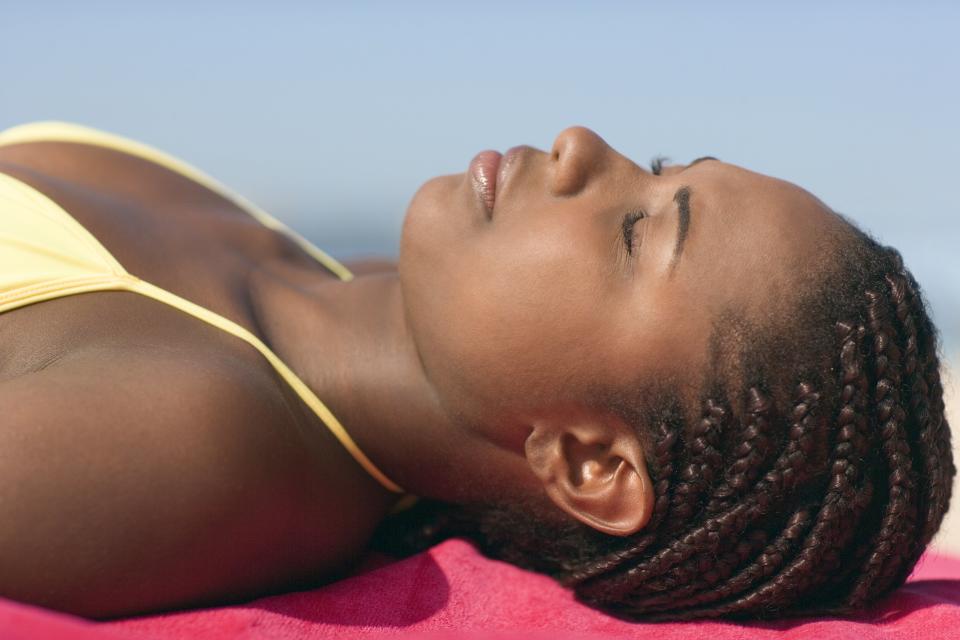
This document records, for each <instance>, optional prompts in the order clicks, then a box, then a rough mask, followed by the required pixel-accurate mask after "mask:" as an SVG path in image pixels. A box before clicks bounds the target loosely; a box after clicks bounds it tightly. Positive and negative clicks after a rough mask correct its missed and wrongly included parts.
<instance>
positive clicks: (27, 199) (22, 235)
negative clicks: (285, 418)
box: [0, 122, 403, 493]
mask: <svg viewBox="0 0 960 640" xmlns="http://www.w3.org/2000/svg"><path fill="white" fill-rule="evenodd" d="M41 141H43V142H75V143H82V144H88V145H95V146H100V147H106V148H108V149H114V150H117V151H122V152H124V153H128V154H130V155H133V156H137V157H140V158H143V159H145V160H149V161H151V162H154V163H156V164H158V165H160V166H163V167H166V168H167V169H169V170H171V171H174V172H176V173H179V174H180V175H182V176H184V177H186V178H188V179H190V180H192V181H194V182H197V183H199V184H201V185H203V186H204V187H206V188H208V189H210V190H211V191H213V192H215V193H217V194H219V195H221V196H223V197H224V198H226V199H227V200H230V201H231V202H233V203H234V204H236V205H237V206H238V207H239V208H240V209H242V210H244V211H246V212H247V213H249V214H250V215H251V216H253V217H254V218H256V219H257V220H259V221H260V222H261V223H263V224H264V225H266V226H267V227H269V228H271V229H274V230H276V231H278V232H280V233H283V234H286V235H287V236H289V237H290V238H291V239H292V240H294V241H295V242H296V243H297V244H298V245H300V246H301V247H302V248H303V249H304V251H306V252H307V253H308V254H310V255H311V256H313V257H314V258H316V260H317V261H318V262H320V264H322V265H323V266H324V267H326V268H327V269H329V270H330V271H331V272H333V273H334V274H335V275H336V276H337V277H339V278H340V279H341V280H344V281H348V280H351V279H352V278H353V275H352V274H351V273H350V271H349V270H347V268H346V267H344V266H343V265H342V264H340V263H339V262H337V261H336V260H334V259H333V258H332V257H330V256H329V255H327V254H326V253H324V252H323V251H321V250H320V249H318V248H317V247H316V246H314V245H313V244H312V243H310V242H309V241H308V240H307V239H305V238H304V237H302V236H301V235H299V234H298V233H296V232H295V231H293V230H292V229H290V228H289V227H287V226H286V225H285V224H283V223H282V222H280V221H279V220H277V219H276V218H274V217H273V216H271V215H270V214H268V213H267V212H266V211H264V210H262V209H260V208H259V207H257V206H256V205H254V204H253V203H251V202H249V201H247V200H246V199H244V198H242V197H241V196H239V195H237V194H235V193H233V192H232V191H231V190H229V189H227V188H226V187H225V186H223V185H221V184H220V183H218V182H217V181H215V180H214V179H213V178H211V177H209V176H207V175H205V174H203V173H202V172H200V171H198V170H197V169H195V168H193V167H191V166H190V165H188V164H186V163H185V162H182V161H181V160H178V159H176V158H174V157H172V156H170V155H168V154H165V153H163V152H161V151H158V150H157V149H154V148H152V147H149V146H147V145H144V144H141V143H139V142H135V141H133V140H128V139H126V138H122V137H120V136H116V135H113V134H109V133H105V132H102V131H97V130H95V129H89V128H87V127H81V126H78V125H72V124H66V123H61V122H38V123H34V124H27V125H22V126H19V127H14V128H12V129H8V130H6V131H3V132H0V147H2V146H9V145H14V144H20V143H25V142H41ZM102 290H123V291H132V292H135V293H139V294H141V295H144V296H147V297H149V298H153V299H154V300H158V301H160V302H163V303H165V304H168V305H170V306H171V307H174V308H176V309H180V310H181V311H183V312H184V313H188V314H190V315H192V316H194V317H196V318H199V319H200V320H203V321H204V322H208V323H209V324H212V325H213V326H215V327H217V328H219V329H222V330H224V331H226V332H227V333H230V334H232V335H234V336H236V337H238V338H240V339H241V340H243V341H244V342H246V343H248V344H250V345H251V346H252V347H253V348H255V349H256V350H257V351H259V352H260V353H261V354H263V356H264V357H265V358H266V359H267V360H268V361H269V362H270V364H271V365H273V367H274V369H276V370H277V372H278V373H279V374H280V375H281V376H282V377H283V379H284V380H286V381H287V383H288V384H289V385H290V386H291V387H292V388H293V390H294V391H296V393H297V395H299V396H300V398H302V399H303V401H304V402H305V403H306V404H307V406H309V407H310V408H311V409H312V410H313V411H314V413H316V414H317V416H319V417H320V419H321V420H322V421H323V423H324V424H325V425H326V426H327V427H328V428H329V429H330V431H331V432H332V433H333V435H334V436H336V438H337V440H339V441H340V442H341V443H342V444H343V446H344V447H345V448H346V450H347V451H349V452H350V455H352V456H353V457H354V459H355V460H356V461H357V462H358V463H359V464H360V466H362V467H363V468H364V469H365V470H366V471H367V472H368V473H369V474H370V475H371V476H373V477H374V478H375V479H376V480H377V481H379V482H380V484H382V485H383V486H384V487H386V488H387V489H389V490H390V491H395V492H397V493H403V489H401V488H400V487H399V486H398V485H397V484H396V483H395V482H393V481H392V480H390V479H389V478H388V477H387V476H386V475H385V474H384V473H383V472H382V471H380V469H378V468H377V467H376V465H374V464H373V462H371V461H370V459H369V458H368V457H367V456H366V455H364V453H363V451H361V450H360V447H358V446H357V443H356V442H354V440H353V438H351V437H350V434H348V433H347V431H346V429H344V428H343V425H341V424H340V422H339V421H338V420H337V418H336V417H335V416H334V415H333V413H331V412H330V410H329V409H327V407H326V406H325V405H324V404H323V403H322V402H321V401H320V399H319V398H317V396H316V395H315V394H314V393H313V391H311V390H310V388H309V387H308V386H307V385H306V384H304V382H303V381H302V380H301V379H300V378H299V377H298V376H297V375H296V374H295V373H294V372H293V371H292V370H291V369H290V367H288V366H287V365H286V364H285V363H284V362H283V361H282V360H280V358H278V357H277V355H276V354H274V353H273V351H271V350H270V348H269V347H267V345H265V344H264V343H263V341H262V340H260V338H258V337H257V336H255V335H253V334H252V333H250V332H249V331H247V330H246V329H244V328H243V327H241V326H240V325H238V324H237V323H235V322H233V321H232V320H228V319H227V318H224V317H223V316H221V315H218V314H216V313H214V312H212V311H210V310H209V309H206V308H204V307H201V306H199V305H196V304H194V303H192V302H190V301H189V300H186V299H184V298H181V297H180V296H177V295H175V294H173V293H170V292H169V291H166V290H164V289H161V288H160V287H157V286H154V285H152V284H150V283H149V282H145V281H144V280H141V279H140V278H137V277H136V276H133V275H131V274H130V273H127V271H126V269H124V268H123V266H122V265H121V264H120V263H119V262H117V260H116V259H115V258H114V257H113V256H112V255H111V254H110V252H109V251H107V249H106V248H105V247H104V246H103V245H102V244H100V242H99V241H98V240H97V239H96V238H94V237H93V235H92V234H90V233H89V232H88V231H87V230H86V229H85V228H84V227H83V226H82V225H80V223H79V222H77V221H76V220H75V219H74V218H73V217H72V216H71V215H70V214H68V213H67V212H66V211H64V210H63V209H62V208H61V207H60V206H59V205H57V204H56V203H55V202H53V201H52V200H51V199H50V198H48V197H46V196H45V195H43V194H42V193H40V192H39V191H37V190H36V189H34V188H33V187H31V186H29V185H27V184H25V183H23V182H21V181H19V180H17V179H15V178H13V177H11V176H8V175H6V174H4V173H0V313H3V312H5V311H10V310H11V309H16V308H18V307H23V306H26V305H29V304H34V303H37V302H42V301H44V300H52V299H54V298H62V297H65V296H71V295H75V294H78V293H86V292H89V291H102Z"/></svg>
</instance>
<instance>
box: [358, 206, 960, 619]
mask: <svg viewBox="0 0 960 640" xmlns="http://www.w3.org/2000/svg"><path fill="white" fill-rule="evenodd" d="M848 222H849V221H848ZM838 247H839V249H838V250H837V251H836V253H835V255H833V256H831V259H830V260H829V261H828V262H829V263H830V265H831V266H828V267H824V268H822V269H820V270H819V272H818V273H817V274H816V275H815V276H813V275H811V276H810V277H809V278H807V280H805V285H804V286H803V287H802V288H803V289H804V291H802V292H800V293H798V295H797V305H796V308H797V309H798V311H797V313H796V314H794V317H792V318H787V319H776V320H775V321H773V322H770V323H769V324H767V325H764V326H755V325H751V323H750V322H748V321H747V320H746V319H745V318H744V317H743V316H742V315H740V314H737V313H735V312H730V313H728V314H722V315H721V317H720V318H718V320H717V322H716V323H715V327H714V331H713V335H712V336H711V345H712V349H711V351H712V354H711V365H710V366H709V370H708V371H707V372H705V374H704V380H703V382H702V385H701V387H700V389H701V391H700V392H699V394H698V397H697V398H696V399H695V401H693V402H691V401H689V400H686V399H685V398H684V397H682V396H681V395H680V394H679V393H677V392H675V391H672V390H671V388H670V387H666V388H664V387H658V388H653V387H650V388H644V389H643V390H642V391H641V392H640V393H638V394H637V396H638V397H629V398H623V397H608V398H603V403H604V404H605V406H608V407H609V406H613V407H615V408H616V409H617V410H618V411H620V412H621V413H622V414H623V415H624V417H625V418H628V419H629V420H630V421H631V423H632V424H636V425H637V429H638V436H639V437H640V438H641V441H642V442H645V443H650V446H648V447H646V450H647V451H648V467H649V469H650V473H651V478H652V481H653V487H654V510H653V514H652V517H651V519H650V522H649V523H648V525H647V526H646V527H644V528H643V529H642V530H641V531H639V532H637V533H636V534H634V535H633V536H629V537H626V538H622V537H616V536H610V535H606V534H603V533H601V532H599V531H597V530H595V529H593V528H591V527H589V526H587V525H583V524H580V523H578V522H574V521H572V520H568V521H565V522H563V523H562V524H560V523H557V522H556V520H555V519H554V520H551V519H550V518H547V517H541V518H531V517H530V514H531V509H532V508H533V507H531V505H526V504H524V505H459V506H454V505H442V504H438V503H431V502H429V501H424V502H422V503H421V504H420V505H418V506H417V507H414V509H412V510H410V511H408V512H405V513H401V514H399V515H397V516H394V517H393V518H392V519H390V520H388V522H387V523H385V524H384V525H383V527H381V530H380V531H379V532H378V534H377V536H376V538H375V546H376V547H378V548H381V549H384V550H387V551H397V550H406V551H413V550H418V549H420V548H424V547H425V546H428V545H430V544H433V543H435V542H437V541H439V540H441V539H443V538H445V537H450V536H463V537H467V538H470V539H472V540H474V541H475V542H476V544H477V545H478V546H479V548H480V549H481V551H483V552H484V553H486V554H487V555H490V556H492V557H495V558H499V559H503V560H506V561H509V562H512V563H514V564H517V565H519V566H521V567H525V568H528V569H532V570H535V571H540V572H543V573H546V574H549V575H551V576H553V577H554V578H556V579H557V580H559V581H560V582H561V583H563V584H565V585H567V586H569V587H571V588H572V589H573V590H574V592H575V594H576V596H577V598H578V599H579V600H581V601H582V602H585V603H587V604H590V605H592V606H595V607H597V608H600V609H603V610H606V611H608V612H610V613H612V614H614V615H617V616H619V617H624V618H627V619H632V620H639V619H644V620H689V619H696V618H705V617H730V618H770V617H783V616H792V615H814V614H831V615H843V614H849V613H852V612H854V611H856V610H858V609H861V608H863V607H864V606H865V605H867V604H869V603H870V602H872V601H874V600H876V599H877V598H879V597H881V596H883V595H884V594H886V593H888V592H890V591H891V590H893V589H895V588H896V587H898V586H899V585H900V584H902V583H903V582H904V580H905V579H906V578H907V576H908V575H909V573H910V571H911V569H912V568H913V566H914V564H915V563H916V561H917V559H918V558H919V557H920V554H921V553H922V552H923V550H924V548H925V547H926V545H927V544H928V543H929V542H930V540H931V538H932V537H933V535H934V533H936V531H937V529H938V527H939V526H940V523H941V521H942V519H943V516H944V513H945V512H946V510H947V507H948V504H949V500H950V492H951V484H952V480H953V476H954V474H955V468H954V464H953V459H952V455H951V447H950V430H949V426H948V424H947V421H946V418H945V416H944V404H943V389H942V386H941V381H940V361H939V358H938V336H937V332H936V329H935V327H934V325H933V324H932V322H931V321H930V318H929V317H928V315H927V312H926V305H925V303H924V299H923V295H922V293H921V290H920V287H919V285H918V284H917V282H916V280H915V279H914V278H913V276H912V275H911V274H910V272H909V271H908V270H907V269H906V268H905V267H904V265H903V261H902V259H901V256H900V254H899V253H898V252H897V251H896V250H894V249H892V248H890V247H885V246H882V245H880V244H879V243H877V242H876V241H875V240H874V239H873V238H871V237H870V236H869V235H867V234H866V233H864V232H863V231H861V230H859V229H857V228H856V227H855V226H854V225H853V224H852V223H851V225H850V231H849V235H848V236H846V237H845V239H844V240H843V241H842V242H839V243H838Z"/></svg>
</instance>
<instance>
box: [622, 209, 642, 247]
mask: <svg viewBox="0 0 960 640" xmlns="http://www.w3.org/2000/svg"><path fill="white" fill-rule="evenodd" d="M646 217H647V214H646V213H644V212H643V211H631V212H630V213H628V214H627V215H625V216H623V226H622V228H623V243H624V244H625V245H626V247H627V255H631V256H632V255H633V250H634V246H633V238H634V236H633V227H634V225H636V224H637V222H638V221H639V220H642V219H644V218H646Z"/></svg>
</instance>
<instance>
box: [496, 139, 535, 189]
mask: <svg viewBox="0 0 960 640" xmlns="http://www.w3.org/2000/svg"><path fill="white" fill-rule="evenodd" d="M532 150H533V149H532V147H530V146H528V145H525V144H521V145H518V146H516V147H510V148H509V149H507V152H506V153H505V154H503V159H502V160H501V161H500V171H499V172H498V173H497V189H498V190H499V191H500V192H503V189H504V187H505V186H506V185H507V181H508V180H509V177H510V176H511V175H512V172H511V169H512V168H513V165H515V164H516V163H517V161H518V160H519V159H520V157H521V156H522V155H523V154H525V153H527V152H529V151H532Z"/></svg>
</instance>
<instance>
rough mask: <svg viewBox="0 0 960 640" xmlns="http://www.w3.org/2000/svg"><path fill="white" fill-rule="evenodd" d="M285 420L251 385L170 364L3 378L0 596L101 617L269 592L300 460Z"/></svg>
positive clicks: (205, 368)
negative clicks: (260, 589)
mask: <svg viewBox="0 0 960 640" xmlns="http://www.w3.org/2000/svg"><path fill="white" fill-rule="evenodd" d="M283 411H284V409H283V406H282V399H281V398H280V397H279V395H278V396H277V397H276V398H273V397H271V395H270V394H269V392H265V391H264V389H263V388H262V386H258V382H257V378H256V376H255V375H253V374H252V373H251V374H249V375H248V374H247V373H245V372H244V371H243V370H242V369H239V370H238V369H234V370H232V372H230V373H229V374H228V373H227V369H225V368H224V367H222V366H219V365H216V364H212V363H211V360H210V359H209V358H208V359H203V358H196V357H195V358H190V357H186V356H184V355H182V354H181V355H170V356H159V355H157V354H149V356H145V355H134V354H123V355H120V354H117V353H104V354H97V355H92V356H89V357H76V358H67V359H65V360H62V361H60V362H58V363H57V364H55V365H54V366H51V367H49V368H46V369H44V370H42V371H38V372H36V373H32V374H29V375H25V376H22V377H19V378H16V379H14V380H12V381H7V382H4V383H3V384H2V385H0V595H4V596H8V597H12V598H14V599H19V600H25V601H28V602H32V603H35V604H39V605H42V606H50V607H54V608H59V609H65V610H69V611H71V612H74V613H79V614H81V615H90V616H98V617H99V616H105V615H119V614H123V613H130V612H136V611H143V610H148V609H155V608H158V607H167V606H174V605H177V604H183V603H188V602H193V601H198V600H203V599H205V598H209V597H211V596H214V595H216V596H220V597H222V596H223V595H225V593H228V592H229V590H234V591H235V592H237V593H242V592H243V591H244V590H245V589H247V590H249V589H250V588H253V587H256V586H262V585H263V584H264V583H265V582H266V583H269V582H270V581H271V580H276V579H277V576H276V575H274V572H275V571H276V563H271V562H269V561H268V560H267V558H270V557H271V556H270V554H269V553H268V551H269V550H270V549H271V548H272V547H276V546H277V544H276V543H277V541H278V540H280V539H282V535H283V529H284V527H285V526H286V524H285V523H288V522H291V521H293V519H294V517H293V515H292V514H293V513H294V512H295V509H293V507H291V509H290V510H285V506H286V507H289V506H290V505H289V503H290V499H287V500H284V499H281V498H283V497H287V498H289V497H290V496H292V495H293V494H294V493H295V486H296V478H295V477H293V476H294V475H295V474H293V473H291V471H290V469H293V468H296V467H297V460H298V456H301V455H302V453H301V452H302V447H301V446H300V443H298V442H297V440H296V436H295V430H293V429H289V428H285V427H284V425H283V422H282V420H280V419H278V416H282V415H283ZM250 425H256V426H257V427H256V428H251V426H250ZM267 520H272V522H271V524H270V526H269V527H268V526H267V525H266V521H267ZM270 527H272V529H271V528H270ZM276 555H277V554H276V553H274V555H273V557H274V558H275V556H276Z"/></svg>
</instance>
